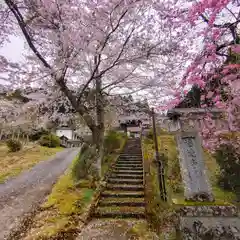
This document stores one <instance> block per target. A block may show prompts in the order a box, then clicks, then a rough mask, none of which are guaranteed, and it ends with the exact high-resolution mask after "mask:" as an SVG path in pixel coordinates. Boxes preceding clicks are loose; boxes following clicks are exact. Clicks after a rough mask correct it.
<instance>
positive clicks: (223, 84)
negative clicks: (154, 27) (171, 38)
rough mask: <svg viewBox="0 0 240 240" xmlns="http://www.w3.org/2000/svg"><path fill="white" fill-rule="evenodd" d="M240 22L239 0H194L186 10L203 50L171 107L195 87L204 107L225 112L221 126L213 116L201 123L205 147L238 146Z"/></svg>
mask: <svg viewBox="0 0 240 240" xmlns="http://www.w3.org/2000/svg"><path fill="white" fill-rule="evenodd" d="M239 23H240V2H239V1H236V0H212V1H207V0H199V1H195V2H193V3H192V5H190V6H189V7H188V8H187V17H186V16H184V17H183V21H182V24H184V25H186V24H188V25H189V24H191V31H193V32H195V36H196V38H198V41H199V42H200V43H201V44H200V45H201V47H200V48H199V52H198V54H196V56H195V59H194V61H192V62H191V64H189V66H188V68H187V69H186V72H185V74H184V76H183V78H182V81H181V82H180V84H179V86H178V88H177V89H176V93H175V98H174V100H173V101H172V102H170V103H169V107H172V106H174V105H177V104H179V102H180V101H181V100H182V98H184V96H186V94H187V93H188V91H187V90H186V87H187V86H189V85H194V86H197V87H198V88H199V89H200V92H201V100H200V101H199V105H200V106H201V107H202V108H208V107H217V108H220V109H222V111H223V112H224V115H223V119H222V124H216V121H215V120H213V118H212V115H211V114H208V116H205V117H204V121H203V124H202V135H203V137H204V140H205V141H204V143H205V146H207V147H208V148H209V149H212V150H214V149H215V148H216V147H218V146H219V145H220V144H223V143H227V142H229V141H230V142H231V144H233V145H239V144H238V142H239V134H238V132H239V130H240V106H239V104H240V98H239V96H240V80H239V73H240V71H239V70H240V58H239V57H240V55H239V54H240V35H239V34H240V33H239ZM226 133H227V135H226ZM229 135H231V136H232V137H233V138H231V137H229Z"/></svg>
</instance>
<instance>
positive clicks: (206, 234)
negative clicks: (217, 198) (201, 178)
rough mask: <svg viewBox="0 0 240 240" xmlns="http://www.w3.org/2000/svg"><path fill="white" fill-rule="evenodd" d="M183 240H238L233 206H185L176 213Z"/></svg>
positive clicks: (238, 224) (239, 229)
mask: <svg viewBox="0 0 240 240" xmlns="http://www.w3.org/2000/svg"><path fill="white" fill-rule="evenodd" d="M178 216H179V220H180V222H179V229H178V230H179V231H180V233H181V239H183V240H240V218H239V215H238V209H237V207H235V206H185V207H182V208H181V209H180V210H179V211H178Z"/></svg>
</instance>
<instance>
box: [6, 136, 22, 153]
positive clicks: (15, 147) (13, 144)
mask: <svg viewBox="0 0 240 240" xmlns="http://www.w3.org/2000/svg"><path fill="white" fill-rule="evenodd" d="M7 147H8V149H9V152H18V151H20V150H21V148H22V144H21V142H20V141H18V140H12V139H10V140H8V141H7Z"/></svg>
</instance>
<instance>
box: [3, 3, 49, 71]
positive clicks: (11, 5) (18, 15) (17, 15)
mask: <svg viewBox="0 0 240 240" xmlns="http://www.w3.org/2000/svg"><path fill="white" fill-rule="evenodd" d="M5 3H6V4H7V5H8V7H9V9H10V10H11V12H12V13H13V14H14V16H15V18H16V20H17V21H18V24H19V27H20V28H21V30H22V33H23V35H24V37H25V39H26V41H27V43H28V46H29V47H30V48H31V50H32V51H33V53H34V54H35V55H36V56H37V58H38V59H39V60H40V61H41V62H42V63H43V65H44V66H45V67H46V68H49V69H51V66H50V65H49V64H48V62H47V61H46V60H45V58H44V57H43V56H42V55H41V54H40V53H39V51H38V50H37V48H36V47H35V45H34V44H33V41H32V39H31V36H30V34H29V32H28V30H27V28H26V24H25V22H24V19H23V16H22V14H21V13H20V11H19V9H18V7H17V5H16V4H15V3H14V2H13V1H12V0H5Z"/></svg>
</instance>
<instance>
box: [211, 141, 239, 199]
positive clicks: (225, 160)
mask: <svg viewBox="0 0 240 240" xmlns="http://www.w3.org/2000/svg"><path fill="white" fill-rule="evenodd" d="M215 158H216V161H217V163H218V164H219V167H220V174H219V176H218V184H219V186H220V187H221V188H222V189H224V190H227V191H233V192H234V193H235V194H236V195H237V196H238V199H240V180H239V172H240V161H239V158H240V155H239V152H238V151H237V149H235V148H234V147H233V146H231V145H221V146H220V148H219V149H218V150H217V151H216V152H215Z"/></svg>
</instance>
